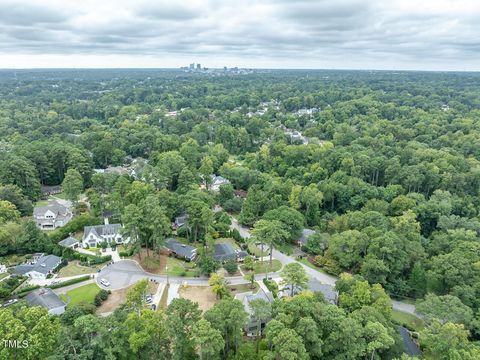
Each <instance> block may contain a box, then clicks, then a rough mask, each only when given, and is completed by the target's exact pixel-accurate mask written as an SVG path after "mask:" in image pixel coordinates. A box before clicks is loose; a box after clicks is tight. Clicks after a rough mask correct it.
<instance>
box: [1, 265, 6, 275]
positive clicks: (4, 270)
mask: <svg viewBox="0 0 480 360" xmlns="http://www.w3.org/2000/svg"><path fill="white" fill-rule="evenodd" d="M6 272H7V267H6V266H5V265H3V264H0V274H5V273H6Z"/></svg>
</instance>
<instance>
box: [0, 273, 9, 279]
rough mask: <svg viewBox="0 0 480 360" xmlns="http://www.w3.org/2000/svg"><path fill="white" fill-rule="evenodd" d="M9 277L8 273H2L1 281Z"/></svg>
mask: <svg viewBox="0 0 480 360" xmlns="http://www.w3.org/2000/svg"><path fill="white" fill-rule="evenodd" d="M7 276H8V273H2V274H0V281H1V280H2V279H5V278H6V277H7Z"/></svg>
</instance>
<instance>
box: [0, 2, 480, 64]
mask: <svg viewBox="0 0 480 360" xmlns="http://www.w3.org/2000/svg"><path fill="white" fill-rule="evenodd" d="M190 62H201V63H202V65H204V66H208V67H222V66H224V65H226V66H239V67H259V68H351V69H425V70H480V1H479V0H299V1H295V0H291V1H288V0H233V1H231V0H203V1H200V0H181V1H180V0H178V1H176V0H170V1H168V0H148V1H143V0H0V68H32V67H179V66H181V65H187V64H188V63H190Z"/></svg>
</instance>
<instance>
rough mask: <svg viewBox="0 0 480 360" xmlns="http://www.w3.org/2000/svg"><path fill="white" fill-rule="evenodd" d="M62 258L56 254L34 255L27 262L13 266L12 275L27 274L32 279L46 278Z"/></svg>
mask: <svg viewBox="0 0 480 360" xmlns="http://www.w3.org/2000/svg"><path fill="white" fill-rule="evenodd" d="M61 262H62V258H61V257H59V256H56V255H43V254H41V256H34V257H33V258H32V259H30V260H29V261H28V262H27V263H24V264H20V265H17V266H15V268H14V270H13V274H14V275H20V276H28V277H30V278H32V279H46V278H47V276H48V275H49V274H52V273H53V271H54V270H55V269H56V268H57V267H58V265H60V263H61Z"/></svg>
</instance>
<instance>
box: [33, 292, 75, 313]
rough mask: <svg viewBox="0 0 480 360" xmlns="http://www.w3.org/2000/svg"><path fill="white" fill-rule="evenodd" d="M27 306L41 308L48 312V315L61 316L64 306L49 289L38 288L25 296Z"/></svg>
mask: <svg viewBox="0 0 480 360" xmlns="http://www.w3.org/2000/svg"><path fill="white" fill-rule="evenodd" d="M25 300H26V301H27V303H28V305H29V306H41V307H44V308H46V309H47V310H48V313H49V314H50V315H61V314H63V313H64V312H65V306H66V305H67V304H65V303H64V302H63V301H62V300H61V299H60V298H59V297H58V296H57V294H55V293H54V292H53V290H52V289H49V288H40V289H37V290H34V291H32V292H31V293H30V294H28V295H27V296H25Z"/></svg>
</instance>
